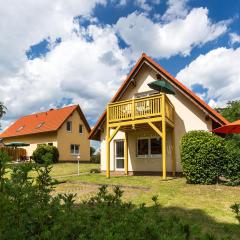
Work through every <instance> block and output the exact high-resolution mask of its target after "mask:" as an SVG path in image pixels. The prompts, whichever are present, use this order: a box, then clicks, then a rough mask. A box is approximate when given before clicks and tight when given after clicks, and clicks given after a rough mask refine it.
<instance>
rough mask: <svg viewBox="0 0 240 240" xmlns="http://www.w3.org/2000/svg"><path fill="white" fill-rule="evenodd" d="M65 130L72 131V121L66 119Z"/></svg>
mask: <svg viewBox="0 0 240 240" xmlns="http://www.w3.org/2000/svg"><path fill="white" fill-rule="evenodd" d="M67 131H68V132H72V122H71V121H67Z"/></svg>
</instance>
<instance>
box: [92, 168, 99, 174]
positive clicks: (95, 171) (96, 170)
mask: <svg viewBox="0 0 240 240" xmlns="http://www.w3.org/2000/svg"><path fill="white" fill-rule="evenodd" d="M100 172H101V171H100V169H99V168H92V169H90V173H100Z"/></svg>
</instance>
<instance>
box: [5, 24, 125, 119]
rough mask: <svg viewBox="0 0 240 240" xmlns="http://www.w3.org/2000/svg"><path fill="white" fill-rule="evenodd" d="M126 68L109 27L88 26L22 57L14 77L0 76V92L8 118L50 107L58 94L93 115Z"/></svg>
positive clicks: (113, 89) (114, 87) (110, 93)
mask: <svg viewBox="0 0 240 240" xmlns="http://www.w3.org/2000/svg"><path fill="white" fill-rule="evenodd" d="M82 32H84V35H85V34H86V33H87V34H88V35H89V36H91V38H92V41H87V40H86V39H85V38H84V36H83V34H82ZM128 67H129V59H127V58H126V57H124V52H123V51H122V50H121V49H120V48H119V46H118V39H117V37H116V35H115V34H114V32H113V31H112V29H111V28H110V27H105V28H101V27H98V26H94V25H91V26H90V27H89V28H87V29H85V31H82V29H80V31H79V33H78V35H76V34H74V33H73V34H72V35H71V36H69V37H68V38H65V40H64V41H63V42H62V43H61V44H60V45H58V46H56V47H55V48H54V49H52V51H51V52H49V53H48V54H47V56H46V57H45V58H35V59H34V60H32V61H30V60H29V61H27V62H26V63H25V65H24V66H23V68H22V69H21V71H19V72H18V73H17V74H16V75H15V77H9V78H4V79H2V80H1V82H2V83H3V84H1V86H0V96H1V97H2V98H3V99H4V102H5V104H6V106H7V107H8V109H9V111H8V115H7V117H8V118H9V119H13V118H16V117H18V116H20V115H22V114H23V113H24V114H26V113H31V112H34V111H39V110H43V109H44V110H45V109H48V108H49V107H50V106H53V107H55V105H56V104H57V102H58V101H60V100H61V99H62V98H64V97H65V98H72V99H73V102H74V103H80V105H81V107H82V108H83V110H84V112H87V113H88V117H91V118H94V119H96V118H97V116H98V115H99V114H100V113H101V111H102V110H103V108H104V106H105V104H106V102H107V101H108V100H109V98H110V97H111V96H112V95H113V94H114V92H115V91H116V87H117V86H119V85H120V82H121V81H122V78H123V76H125V74H126V70H127V69H128ZM4 83H5V84H4Z"/></svg>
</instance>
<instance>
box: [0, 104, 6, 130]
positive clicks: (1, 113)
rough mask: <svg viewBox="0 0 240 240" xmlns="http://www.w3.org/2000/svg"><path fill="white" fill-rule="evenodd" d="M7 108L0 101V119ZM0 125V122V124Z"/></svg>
mask: <svg viewBox="0 0 240 240" xmlns="http://www.w3.org/2000/svg"><path fill="white" fill-rule="evenodd" d="M6 110H7V108H6V107H5V106H4V105H3V103H2V102H0V119H1V118H2V117H3V115H4V114H5V113H6ZM0 127H1V124H0Z"/></svg>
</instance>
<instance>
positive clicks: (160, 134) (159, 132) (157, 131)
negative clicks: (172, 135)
mask: <svg viewBox="0 0 240 240" xmlns="http://www.w3.org/2000/svg"><path fill="white" fill-rule="evenodd" d="M148 124H149V126H150V127H152V129H153V130H154V131H155V132H156V133H157V134H158V135H159V136H160V137H161V138H162V132H161V131H160V130H159V129H158V128H157V127H156V126H155V125H154V124H153V123H152V122H148Z"/></svg>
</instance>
